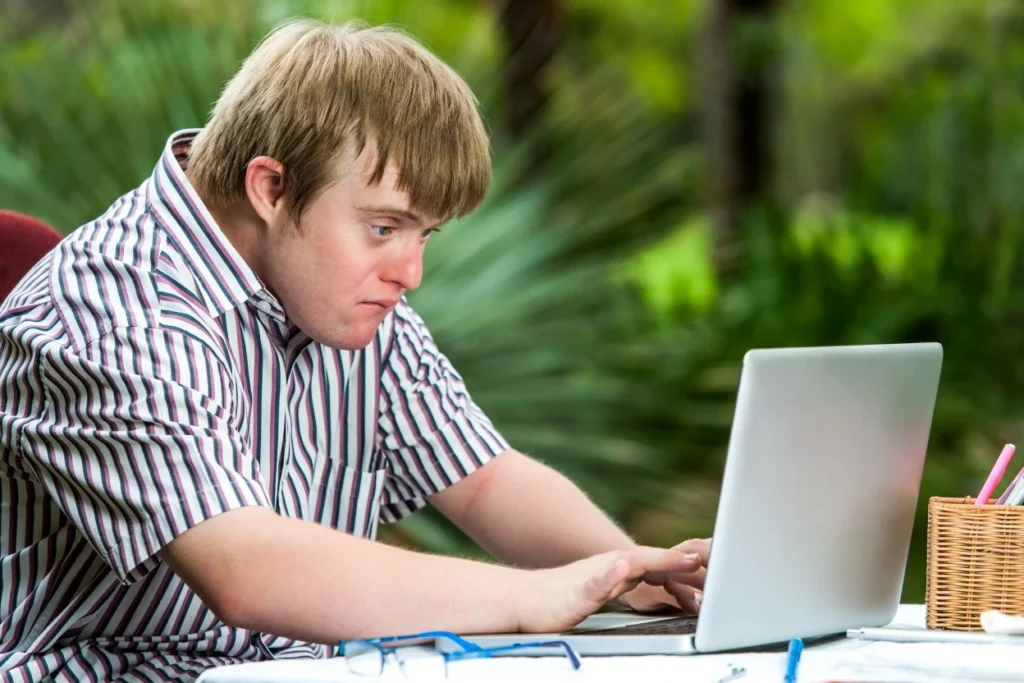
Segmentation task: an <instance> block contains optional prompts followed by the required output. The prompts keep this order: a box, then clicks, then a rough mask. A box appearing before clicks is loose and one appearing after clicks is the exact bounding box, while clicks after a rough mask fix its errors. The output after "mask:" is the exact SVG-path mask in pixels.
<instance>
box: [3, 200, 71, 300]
mask: <svg viewBox="0 0 1024 683" xmlns="http://www.w3.org/2000/svg"><path fill="white" fill-rule="evenodd" d="M63 237H64V236H63V235H61V234H60V233H59V232H57V230H56V229H55V228H53V227H52V226H49V225H47V224H46V223H43V222H42V221H40V220H37V219H35V218H32V217H31V216H26V215H25V214H22V213H15V212H14V211H4V210H3V209H0V302H3V300H4V299H6V298H7V295H8V294H10V293H11V290H12V289H14V285H16V284H18V281H19V280H21V278H22V277H24V276H25V273H27V272H28V271H29V269H30V268H32V266H34V265H35V264H36V262H37V261H39V259H41V258H43V256H45V255H46V253H47V252H49V251H50V250H51V249H53V248H54V246H56V244H57V242H60V241H61V239H62V238H63Z"/></svg>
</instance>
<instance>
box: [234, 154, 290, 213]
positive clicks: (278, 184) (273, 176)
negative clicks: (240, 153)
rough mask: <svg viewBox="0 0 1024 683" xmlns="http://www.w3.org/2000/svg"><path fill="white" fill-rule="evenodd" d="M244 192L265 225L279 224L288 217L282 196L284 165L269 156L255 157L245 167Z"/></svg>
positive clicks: (285, 201) (286, 206) (285, 203)
mask: <svg viewBox="0 0 1024 683" xmlns="http://www.w3.org/2000/svg"><path fill="white" fill-rule="evenodd" d="M245 194H246V196H247V197H248V198H249V203H250V204H252V208H253V211H255V212H256V213H257V215H259V217H260V218H262V219H263V222H264V223H266V224H267V225H279V224H280V223H282V221H284V220H285V219H287V217H288V202H287V200H286V199H285V196H284V166H283V165H282V164H281V162H279V161H278V160H277V159H273V158H271V157H266V156H262V157H256V158H255V159H253V160H252V161H250V162H249V164H248V165H247V166H246V168H245Z"/></svg>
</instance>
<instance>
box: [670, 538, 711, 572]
mask: <svg viewBox="0 0 1024 683" xmlns="http://www.w3.org/2000/svg"><path fill="white" fill-rule="evenodd" d="M672 549H673V550H678V551H680V552H684V553H696V554H697V555H700V560H701V564H702V565H703V566H705V567H706V566H707V564H708V555H710V554H711V539H710V538H691V539H689V540H687V541H683V542H682V543H680V544H679V545H676V546H674V547H673V548H672Z"/></svg>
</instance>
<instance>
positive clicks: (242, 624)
mask: <svg viewBox="0 0 1024 683" xmlns="http://www.w3.org/2000/svg"><path fill="white" fill-rule="evenodd" d="M243 584H244V582H241V581H239V582H237V583H228V584H226V585H223V586H220V587H218V588H216V589H213V590H210V589H206V590H204V591H203V592H204V593H206V594H207V595H206V596H203V595H201V594H200V595H199V597H200V599H202V601H203V602H204V603H205V604H206V606H207V607H209V608H210V611H212V612H213V613H214V615H215V616H216V617H217V618H218V619H219V620H221V621H222V622H224V623H225V624H227V625H228V626H230V627H231V628H237V629H247V630H253V631H260V630H263V629H262V628H261V627H260V624H259V621H260V620H259V618H258V615H257V614H256V612H257V609H256V607H257V606H256V605H255V601H254V600H253V594H252V592H251V591H249V590H247V589H245V588H243ZM197 593H198V591H197Z"/></svg>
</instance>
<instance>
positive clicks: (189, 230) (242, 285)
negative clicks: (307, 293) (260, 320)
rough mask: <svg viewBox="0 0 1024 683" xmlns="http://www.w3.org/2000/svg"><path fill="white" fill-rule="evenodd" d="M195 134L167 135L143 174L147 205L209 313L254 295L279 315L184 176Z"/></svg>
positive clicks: (194, 131) (260, 304) (263, 306)
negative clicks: (146, 179) (189, 273)
mask: <svg viewBox="0 0 1024 683" xmlns="http://www.w3.org/2000/svg"><path fill="white" fill-rule="evenodd" d="M198 133H199V130H198V129H188V130H181V131H178V132H176V133H174V134H173V135H171V137H170V138H169V139H168V140H167V145H166V146H165V147H164V152H163V154H162V155H160V161H158V162H157V165H156V168H155V169H153V175H152V176H151V177H150V179H149V187H148V189H147V197H146V201H147V204H148V206H149V210H150V212H151V213H152V214H153V217H154V218H155V219H156V220H157V222H159V223H160V224H161V225H162V226H163V227H164V228H165V229H166V230H167V232H168V234H169V236H170V239H171V241H172V242H173V243H174V246H175V248H177V249H178V250H179V251H180V252H181V254H182V256H183V257H184V261H185V263H186V264H188V267H189V268H190V269H191V270H192V273H193V275H194V276H195V281H196V285H197V287H198V288H199V290H200V292H201V294H202V296H203V298H204V299H205V300H206V305H207V307H208V308H209V310H210V313H212V314H213V315H215V316H219V315H221V314H222V313H224V312H226V311H229V310H231V309H233V308H237V307H239V306H241V305H242V304H244V303H246V302H247V301H249V300H250V299H252V298H253V297H256V301H255V302H254V303H255V304H256V306H257V307H259V308H261V309H264V310H266V309H270V310H267V312H268V313H271V314H272V315H274V317H280V318H281V319H282V320H283V318H284V312H283V311H282V310H281V308H280V305H279V304H277V301H276V300H275V299H274V297H273V296H272V295H271V294H270V292H268V291H266V288H265V287H264V285H263V283H262V282H261V281H260V279H259V277H257V275H256V273H255V272H253V270H252V268H250V267H249V264H248V263H246V262H245V259H243V258H242V256H241V254H239V253H238V251H236V250H235V247H234V245H232V244H231V242H230V241H229V240H228V239H227V237H226V236H225V235H224V233H223V232H222V231H221V229H220V227H218V226H217V223H216V221H214V220H213V216H211V215H210V212H209V210H208V209H207V208H206V206H205V205H204V204H203V201H202V200H201V199H200V198H199V195H198V194H197V193H196V191H195V189H194V188H193V187H192V183H190V182H189V180H188V178H187V177H186V176H185V170H184V167H185V166H186V165H187V155H188V150H189V147H190V146H191V145H192V141H193V140H194V139H195V137H196V135H197V134H198ZM257 295H258V296H257ZM274 309H276V310H274Z"/></svg>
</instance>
